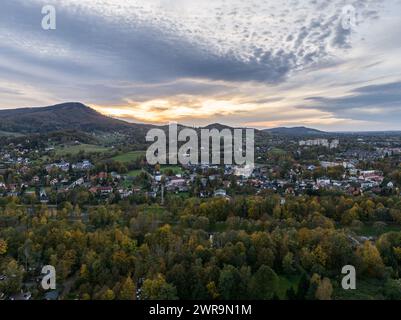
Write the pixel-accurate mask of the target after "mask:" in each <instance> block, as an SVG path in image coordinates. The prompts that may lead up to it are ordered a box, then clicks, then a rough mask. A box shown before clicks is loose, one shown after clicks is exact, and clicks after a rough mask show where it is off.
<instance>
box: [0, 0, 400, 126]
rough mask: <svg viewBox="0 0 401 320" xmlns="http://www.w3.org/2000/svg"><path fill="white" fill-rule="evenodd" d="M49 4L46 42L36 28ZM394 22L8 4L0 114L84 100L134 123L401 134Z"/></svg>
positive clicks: (139, 4)
mask: <svg viewBox="0 0 401 320" xmlns="http://www.w3.org/2000/svg"><path fill="white" fill-rule="evenodd" d="M47 4H51V5H54V6H55V7H56V9H57V29H56V30H53V31H44V30H43V29H42V28H41V19H42V15H41V8H42V6H43V5H47ZM347 6H348V7H350V6H352V7H353V8H355V19H354V20H352V25H351V28H347V27H345V26H344V18H345V17H344V10H343V8H344V7H347ZM352 7H351V8H352ZM400 12H401V3H400V1H399V0H388V1H386V2H384V1H379V0H348V1H346V0H283V1H275V0H264V1H261V0H245V1H243V0H213V1H212V0H203V1H184V0H132V1H125V0H124V1H123V0H68V1H67V0H57V1H56V0H3V1H2V4H1V11H0V88H1V89H0V99H1V100H0V107H2V108H9V107H17V106H26V105H43V104H53V103H56V102H62V101H71V100H73V101H77V100H79V101H82V102H84V103H87V104H89V105H91V106H93V107H95V108H96V109H97V110H99V111H102V112H105V113H107V114H111V115H114V116H117V117H120V118H126V119H132V120H135V121H149V122H165V121H170V120H174V119H175V120H178V121H182V122H185V123H188V124H203V123H206V122H216V121H222V122H226V123H227V122H229V124H236V125H240V124H252V125H255V126H260V127H264V126H274V125H277V124H280V125H285V124H288V125H292V124H294V125H297V124H311V125H315V126H319V127H321V128H328V129H336V128H339V129H343V128H347V127H350V128H355V124H358V125H360V127H361V128H363V129H366V128H367V127H369V126H376V127H375V129H377V128H378V127H380V126H382V127H383V128H386V127H387V125H386V123H391V125H392V126H397V124H396V122H395V121H394V118H393V119H391V118H389V117H388V113H389V110H393V117H394V116H395V117H398V120H401V117H400V112H399V109H400V108H401V107H400V100H399V97H398V96H397V93H396V92H395V91H396V88H395V89H394V90H395V91H392V92H388V94H386V93H384V92H383V91H381V89H383V87H381V86H389V85H390V84H391V83H393V84H394V85H395V84H396V83H399V82H401V75H400V74H399V73H400V71H401V64H400V63H399V62H398V60H399V59H398V58H397V54H398V53H400V40H401V33H400V31H399V30H400V26H401V25H400V23H399V20H400V19H399V16H398V13H400ZM353 23H355V25H354V24H353ZM369 86H374V87H373V88H372V87H370V88H372V90H369V89H367V90H369V92H362V91H358V90H364V89H363V88H364V87H366V88H369ZM386 88H388V87H386ZM388 90H390V88H388ZM368 101H369V102H368ZM359 110H360V111H359ZM367 110H368V111H367ZM244 111H245V112H244ZM375 112H376V113H375ZM378 114H381V116H380V117H377V115H378ZM389 121H390V122H389ZM400 129H401V128H400Z"/></svg>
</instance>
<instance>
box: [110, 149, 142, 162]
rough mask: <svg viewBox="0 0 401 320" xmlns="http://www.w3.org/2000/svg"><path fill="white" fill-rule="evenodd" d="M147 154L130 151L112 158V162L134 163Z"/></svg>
mask: <svg viewBox="0 0 401 320" xmlns="http://www.w3.org/2000/svg"><path fill="white" fill-rule="evenodd" d="M145 154H146V152H145V151H130V152H127V153H123V154H120V155H118V156H115V157H114V158H112V160H115V161H120V162H124V163H128V162H133V161H135V160H137V159H139V158H140V157H143V156H144V155H145Z"/></svg>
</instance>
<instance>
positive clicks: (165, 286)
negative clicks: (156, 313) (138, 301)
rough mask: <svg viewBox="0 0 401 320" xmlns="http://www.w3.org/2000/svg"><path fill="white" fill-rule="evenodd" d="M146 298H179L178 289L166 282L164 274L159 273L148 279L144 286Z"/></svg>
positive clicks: (143, 291)
mask: <svg viewBox="0 0 401 320" xmlns="http://www.w3.org/2000/svg"><path fill="white" fill-rule="evenodd" d="M142 299H144V300H177V299H178V298H177V289H176V288H175V287H174V286H173V285H171V284H169V283H167V282H166V280H165V279H164V277H163V275H161V274H158V275H157V277H156V278H155V279H146V280H145V281H144V283H143V286H142Z"/></svg>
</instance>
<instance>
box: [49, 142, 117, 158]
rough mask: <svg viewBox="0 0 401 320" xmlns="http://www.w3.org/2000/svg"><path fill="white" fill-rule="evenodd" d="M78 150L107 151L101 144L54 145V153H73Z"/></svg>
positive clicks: (60, 154) (59, 154)
mask: <svg viewBox="0 0 401 320" xmlns="http://www.w3.org/2000/svg"><path fill="white" fill-rule="evenodd" d="M80 151H84V152H85V153H95V152H106V151H109V149H108V148H105V147H102V146H96V145H93V144H77V145H71V146H57V147H56V155H58V156H63V155H66V154H71V155H75V154H78V153H79V152H80Z"/></svg>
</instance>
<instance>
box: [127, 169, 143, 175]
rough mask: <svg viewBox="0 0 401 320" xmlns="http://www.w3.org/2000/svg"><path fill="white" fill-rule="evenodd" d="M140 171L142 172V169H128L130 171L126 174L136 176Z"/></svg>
mask: <svg viewBox="0 0 401 320" xmlns="http://www.w3.org/2000/svg"><path fill="white" fill-rule="evenodd" d="M142 172H143V170H132V171H130V172H128V173H127V176H129V177H137V176H139V175H140V174H141V173H142Z"/></svg>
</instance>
